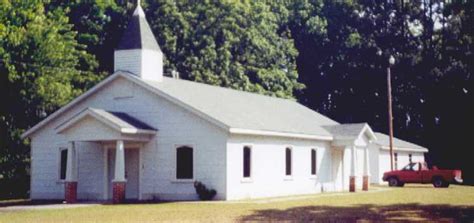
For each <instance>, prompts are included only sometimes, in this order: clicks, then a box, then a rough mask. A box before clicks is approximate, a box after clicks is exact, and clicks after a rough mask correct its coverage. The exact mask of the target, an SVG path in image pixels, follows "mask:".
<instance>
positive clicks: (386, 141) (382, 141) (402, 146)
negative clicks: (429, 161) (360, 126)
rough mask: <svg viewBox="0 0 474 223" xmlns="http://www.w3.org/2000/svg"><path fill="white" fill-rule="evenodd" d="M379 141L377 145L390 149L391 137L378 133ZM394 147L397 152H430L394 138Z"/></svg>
mask: <svg viewBox="0 0 474 223" xmlns="http://www.w3.org/2000/svg"><path fill="white" fill-rule="evenodd" d="M375 135H376V136H377V140H376V141H375V144H377V145H379V146H382V147H383V148H388V147H389V146H390V137H389V136H388V135H385V134H383V133H380V132H376V133H375ZM393 147H394V148H395V149H397V150H416V151H420V152H428V149H427V148H425V147H422V146H419V145H416V144H414V143H411V142H407V141H404V140H402V139H399V138H395V137H393Z"/></svg>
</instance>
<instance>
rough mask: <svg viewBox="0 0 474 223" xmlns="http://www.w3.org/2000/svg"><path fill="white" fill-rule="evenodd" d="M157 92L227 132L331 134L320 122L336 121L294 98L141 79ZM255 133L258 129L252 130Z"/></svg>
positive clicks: (197, 84) (173, 79) (167, 80)
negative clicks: (202, 115) (218, 125)
mask: <svg viewBox="0 0 474 223" xmlns="http://www.w3.org/2000/svg"><path fill="white" fill-rule="evenodd" d="M145 82H146V83H147V84H148V85H150V86H152V87H153V88H155V89H157V90H159V91H160V92H162V93H164V94H166V95H168V96H170V97H173V98H174V99H176V100H179V101H180V102H182V103H184V104H186V105H189V106H191V107H192V108H194V109H196V110H198V111H199V112H201V113H203V114H207V115H209V116H211V117H212V118H214V119H216V120H217V121H219V122H220V123H222V124H224V125H225V126H227V127H229V128H231V132H235V133H244V132H247V133H250V132H249V131H241V130H254V131H260V133H261V132H279V133H290V134H302V135H311V136H322V137H331V134H330V133H329V132H328V131H326V130H325V129H323V128H322V127H321V126H322V125H336V124H338V123H337V122H335V121H333V120H331V119H329V118H327V117H326V116H324V115H321V114H319V113H317V112H315V111H313V110H311V109H309V108H307V107H305V106H303V105H301V104H299V103H298V102H296V101H294V100H289V99H281V98H276V97H270V96H264V95H259V94H255V93H249V92H244V91H238V90H232V89H228V88H223V87H217V86H212V85H208V84H202V83H197V82H192V81H187V80H181V79H175V78H169V77H164V78H163V81H162V82H154V81H145ZM255 134H256V135H258V134H259V133H258V132H255Z"/></svg>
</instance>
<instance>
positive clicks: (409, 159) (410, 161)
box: [408, 154, 413, 163]
mask: <svg viewBox="0 0 474 223" xmlns="http://www.w3.org/2000/svg"><path fill="white" fill-rule="evenodd" d="M408 162H409V163H413V160H412V159H411V154H408Z"/></svg>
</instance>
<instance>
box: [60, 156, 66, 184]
mask: <svg viewBox="0 0 474 223" xmlns="http://www.w3.org/2000/svg"><path fill="white" fill-rule="evenodd" d="M60 165H61V169H60V171H59V173H60V175H59V179H61V180H65V179H66V167H67V149H63V150H61V164H60Z"/></svg>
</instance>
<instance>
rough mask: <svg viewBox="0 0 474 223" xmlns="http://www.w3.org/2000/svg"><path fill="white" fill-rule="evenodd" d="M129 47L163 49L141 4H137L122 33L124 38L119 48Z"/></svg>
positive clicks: (125, 48)
mask: <svg viewBox="0 0 474 223" xmlns="http://www.w3.org/2000/svg"><path fill="white" fill-rule="evenodd" d="M129 49H149V50H154V51H161V49H160V47H159V46H158V43H157V42H156V39H155V35H153V32H152V31H151V29H150V26H149V25H148V22H147V21H146V18H145V13H144V12H143V9H142V8H141V7H140V6H137V8H136V9H135V12H134V13H133V16H132V18H131V19H130V21H129V23H128V26H127V29H126V30H125V31H124V33H123V34H122V39H121V40H120V43H119V45H118V47H117V50H129Z"/></svg>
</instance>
